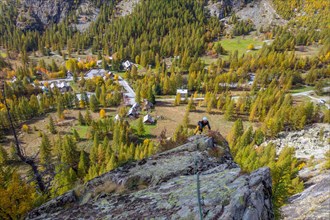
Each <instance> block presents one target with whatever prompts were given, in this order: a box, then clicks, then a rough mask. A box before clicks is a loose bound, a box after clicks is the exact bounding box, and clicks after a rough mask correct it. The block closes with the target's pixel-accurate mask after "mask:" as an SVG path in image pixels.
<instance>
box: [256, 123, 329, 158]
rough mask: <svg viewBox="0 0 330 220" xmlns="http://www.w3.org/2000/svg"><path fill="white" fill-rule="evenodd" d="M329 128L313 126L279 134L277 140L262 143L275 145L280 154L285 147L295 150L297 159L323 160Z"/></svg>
mask: <svg viewBox="0 0 330 220" xmlns="http://www.w3.org/2000/svg"><path fill="white" fill-rule="evenodd" d="M329 140H330V126H329V125H328V124H321V123H320V124H313V125H310V126H308V127H306V128H305V129H303V130H301V131H291V132H281V133H279V135H278V138H276V139H273V140H269V141H267V142H264V143H263V144H262V145H267V144H269V143H273V144H275V146H276V147H277V150H278V151H279V152H280V151H281V150H282V149H283V148H284V147H285V146H290V147H294V148H295V149H296V157H297V158H299V159H310V158H311V157H314V158H315V159H324V158H325V153H326V152H327V151H328V150H329Z"/></svg>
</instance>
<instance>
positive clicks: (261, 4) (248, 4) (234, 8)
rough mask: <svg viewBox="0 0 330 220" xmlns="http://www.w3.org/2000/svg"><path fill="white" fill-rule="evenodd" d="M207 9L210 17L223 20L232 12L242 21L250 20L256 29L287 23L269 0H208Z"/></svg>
mask: <svg viewBox="0 0 330 220" xmlns="http://www.w3.org/2000/svg"><path fill="white" fill-rule="evenodd" d="M207 8H208V9H209V11H210V14H211V15H212V16H216V17H218V18H219V19H223V18H225V20H228V16H230V14H231V13H232V12H234V13H236V15H238V17H239V18H241V19H243V20H248V19H249V20H251V21H252V22H253V24H254V25H255V26H256V28H257V29H259V28H260V27H269V26H272V25H284V24H286V23H287V21H285V20H284V19H282V18H281V17H280V16H279V15H278V14H277V13H276V11H275V9H274V8H273V6H272V5H271V1H270V0H218V1H211V0H210V1H209V4H208V6H207ZM228 12H229V13H230V14H229V13H228ZM226 17H227V18H226Z"/></svg>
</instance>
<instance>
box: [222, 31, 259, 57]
mask: <svg viewBox="0 0 330 220" xmlns="http://www.w3.org/2000/svg"><path fill="white" fill-rule="evenodd" d="M220 43H221V45H222V47H223V48H224V49H225V50H227V51H228V52H229V53H230V52H234V51H235V50H237V51H238V56H242V55H243V54H244V53H247V51H248V49H247V48H248V46H249V45H250V44H253V45H254V47H255V48H258V47H261V46H262V45H263V44H264V43H263V42H262V41H261V40H258V39H255V38H252V37H251V36H248V37H236V38H233V39H223V40H220ZM256 51H257V49H255V50H252V51H249V53H255V52H256Z"/></svg>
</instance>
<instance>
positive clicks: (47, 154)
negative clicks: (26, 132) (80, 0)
mask: <svg viewBox="0 0 330 220" xmlns="http://www.w3.org/2000/svg"><path fill="white" fill-rule="evenodd" d="M51 158H52V155H51V146H50V141H49V139H48V137H47V135H46V134H45V133H42V139H41V145H40V164H41V166H42V167H43V169H46V167H47V166H48V165H49V164H50V163H51Z"/></svg>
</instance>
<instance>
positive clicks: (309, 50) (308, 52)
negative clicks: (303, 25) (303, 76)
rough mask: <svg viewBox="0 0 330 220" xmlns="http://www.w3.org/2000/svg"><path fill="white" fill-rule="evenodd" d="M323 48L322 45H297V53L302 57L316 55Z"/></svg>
mask: <svg viewBox="0 0 330 220" xmlns="http://www.w3.org/2000/svg"><path fill="white" fill-rule="evenodd" d="M321 48H322V46H320V45H310V46H296V51H295V54H296V55H297V56H300V57H312V56H316V55H317V54H318V53H319V52H320V50H321Z"/></svg>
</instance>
